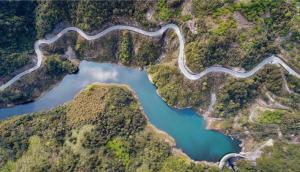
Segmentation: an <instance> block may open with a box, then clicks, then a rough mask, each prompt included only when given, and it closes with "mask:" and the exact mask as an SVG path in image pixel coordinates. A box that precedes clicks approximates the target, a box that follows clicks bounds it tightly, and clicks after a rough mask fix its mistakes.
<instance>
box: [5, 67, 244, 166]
mask: <svg viewBox="0 0 300 172" xmlns="http://www.w3.org/2000/svg"><path fill="white" fill-rule="evenodd" d="M94 82H102V83H122V84H127V85H129V86H130V87H131V88H132V89H133V90H134V91H135V92H136V94H137V95H138V97H139V99H140V102H141V105H142V107H143V109H144V112H145V113H146V115H147V117H148V119H149V120H150V122H151V123H152V124H153V125H154V126H156V127H157V128H158V129H161V130H163V131H165V132H167V133H168V134H170V135H171V136H172V137H173V138H174V139H175V141H176V147H178V148H179V149H182V151H183V152H184V153H186V154H187V155H188V156H190V157H191V158H192V159H194V160H207V161H218V160H220V158H221V157H222V156H223V155H224V154H226V153H230V152H239V151H240V147H239V143H240V142H239V141H237V140H232V139H231V138H230V137H227V136H225V135H223V134H222V133H219V132H216V131H211V130H206V129H205V121H204V120H203V118H202V117H201V116H199V115H198V114H197V113H196V112H195V111H194V110H193V109H182V110H180V109H175V108H172V107H170V106H168V105H167V104H166V103H165V102H164V101H163V100H162V99H161V98H160V97H159V96H158V95H157V93H156V88H155V87H154V86H153V84H151V82H150V81H149V80H148V77H147V74H146V72H145V71H139V70H137V69H132V68H127V67H122V66H118V65H114V64H107V63H94V62H87V61H82V62H81V63H80V71H79V73H78V74H72V75H67V76H66V77H64V79H63V81H62V82H61V83H59V85H57V86H56V87H55V88H53V89H52V90H51V91H49V92H47V93H46V94H45V95H43V96H42V97H41V98H39V99H38V100H36V101H35V102H32V103H28V104H24V105H18V106H15V107H12V108H5V109H0V119H4V118H7V117H10V116H13V115H16V114H24V113H31V112H37V111H41V110H45V109H50V108H53V107H56V106H58V105H60V104H63V103H65V102H67V101H69V100H71V99H72V98H73V97H74V96H75V95H76V94H77V93H78V92H79V91H80V90H81V89H82V88H84V87H85V86H86V85H87V84H90V83H94Z"/></svg>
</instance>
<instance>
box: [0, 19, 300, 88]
mask: <svg viewBox="0 0 300 172" xmlns="http://www.w3.org/2000/svg"><path fill="white" fill-rule="evenodd" d="M168 29H172V30H174V31H175V33H176V35H177V37H178V39H179V43H180V44H179V55H178V66H179V69H180V71H181V73H182V74H183V75H184V76H185V77H186V78H188V79H190V80H197V79H200V78H202V77H203V76H204V75H206V74H208V73H212V72H221V73H227V74H229V75H232V76H234V77H237V78H247V77H249V76H252V75H253V74H255V73H256V72H257V71H258V70H260V69H261V68H262V67H263V66H264V65H266V64H280V65H281V66H282V67H284V68H285V69H286V70H287V71H288V72H289V73H290V74H292V75H294V76H296V77H298V78H300V74H298V73H297V72H295V71H294V70H293V69H292V68H290V67H289V66H288V65H287V64H286V63H285V62H283V61H282V60H281V59H280V58H278V57H276V56H274V55H273V56H271V57H268V58H266V59H265V60H263V61H262V62H261V63H259V64H258V65H257V66H256V67H254V68H253V69H252V70H250V71H248V72H237V71H233V70H231V69H228V68H224V67H209V68H207V69H205V70H204V71H202V72H201V73H198V74H195V73H193V72H192V71H191V70H190V69H189V68H188V67H187V66H186V64H185V56H184V44H185V40H184V36H183V34H182V33H181V31H180V29H179V27H178V26H177V25H175V24H167V25H165V26H163V27H161V28H160V29H159V30H157V31H154V32H149V31H145V30H142V29H139V28H136V27H131V26H125V25H115V26H112V27H109V28H107V29H105V30H104V31H102V32H100V33H98V34H96V35H92V36H91V35H87V34H86V33H84V32H83V31H82V30H81V29H79V28H77V27H68V28H65V29H64V30H62V31H61V32H59V33H58V34H57V35H55V36H54V37H52V38H51V39H41V40H38V41H36V42H35V44H34V50H35V52H36V55H37V59H38V60H37V64H36V65H35V66H34V67H33V68H31V69H28V70H26V71H24V72H22V73H20V74H18V75H16V76H15V77H14V78H12V79H11V80H10V81H8V82H7V83H5V84H3V85H2V86H0V90H3V89H5V88H7V87H8V86H10V85H11V84H13V83H14V82H16V81H17V80H18V79H20V78H21V77H22V76H24V75H26V74H28V73H31V72H32V71H35V70H37V69H38V68H39V67H40V66H41V65H42V60H43V53H42V51H41V50H40V45H41V44H52V43H54V42H55V41H56V40H58V39H59V38H60V37H62V36H63V35H64V34H65V33H67V32H70V31H75V32H77V33H78V34H80V35H81V36H82V37H84V38H85V39H87V40H95V39H99V38H101V37H103V36H105V35H106V34H108V33H110V32H112V31H116V30H130V31H133V32H137V33H140V34H143V35H146V36H150V37H158V36H161V35H162V34H163V33H164V32H165V31H166V30H168Z"/></svg>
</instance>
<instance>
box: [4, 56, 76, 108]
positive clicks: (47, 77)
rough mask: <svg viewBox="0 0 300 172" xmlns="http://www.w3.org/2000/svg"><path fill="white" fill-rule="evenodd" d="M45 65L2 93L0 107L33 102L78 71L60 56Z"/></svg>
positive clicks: (47, 60) (49, 58)
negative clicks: (52, 86)
mask: <svg viewBox="0 0 300 172" xmlns="http://www.w3.org/2000/svg"><path fill="white" fill-rule="evenodd" d="M45 64H46V65H45V66H42V67H41V68H39V69H38V70H36V71H34V72H32V73H31V75H26V76H24V77H22V78H21V79H20V81H19V82H16V83H14V84H13V86H11V87H9V88H7V89H5V90H3V91H1V92H0V107H5V106H7V105H14V104H19V103H24V102H28V101H32V100H33V99H35V98H36V97H38V96H39V95H40V94H41V93H42V92H43V91H44V90H47V89H49V88H50V86H51V85H53V84H55V83H57V82H58V81H60V80H61V79H62V78H63V77H64V76H65V75H66V74H68V73H74V72H76V71H77V70H78V67H77V66H76V65H74V64H73V63H71V62H70V61H69V60H62V59H60V57H59V56H58V55H53V56H49V57H47V59H46V62H45ZM37 81H38V82H37Z"/></svg>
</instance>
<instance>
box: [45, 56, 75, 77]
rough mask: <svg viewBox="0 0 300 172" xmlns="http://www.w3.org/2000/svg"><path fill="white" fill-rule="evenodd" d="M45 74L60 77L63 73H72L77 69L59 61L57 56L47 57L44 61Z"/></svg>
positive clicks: (65, 61)
mask: <svg viewBox="0 0 300 172" xmlns="http://www.w3.org/2000/svg"><path fill="white" fill-rule="evenodd" d="M45 64H46V67H47V73H49V74H50V75H61V74H64V73H74V72H76V71H77V70H78V67H77V66H75V65H74V64H72V63H70V62H69V61H68V60H61V59H60V57H59V56H58V55H53V56H51V57H48V58H47V59H46V61H45Z"/></svg>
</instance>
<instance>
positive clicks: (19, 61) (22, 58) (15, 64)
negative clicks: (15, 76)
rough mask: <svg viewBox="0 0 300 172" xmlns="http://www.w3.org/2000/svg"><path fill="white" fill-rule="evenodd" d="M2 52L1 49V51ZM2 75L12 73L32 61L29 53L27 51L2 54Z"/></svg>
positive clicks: (0, 64) (0, 74)
mask: <svg viewBox="0 0 300 172" xmlns="http://www.w3.org/2000/svg"><path fill="white" fill-rule="evenodd" d="M0 53H1V51H0ZM0 60H1V63H0V76H1V78H2V77H3V78H4V77H5V76H7V75H10V74H11V73H13V72H14V71H15V70H17V69H19V68H21V67H23V66H24V65H26V64H28V63H29V62H30V58H29V54H28V53H26V52H22V53H12V54H5V55H3V56H1V59H0Z"/></svg>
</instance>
